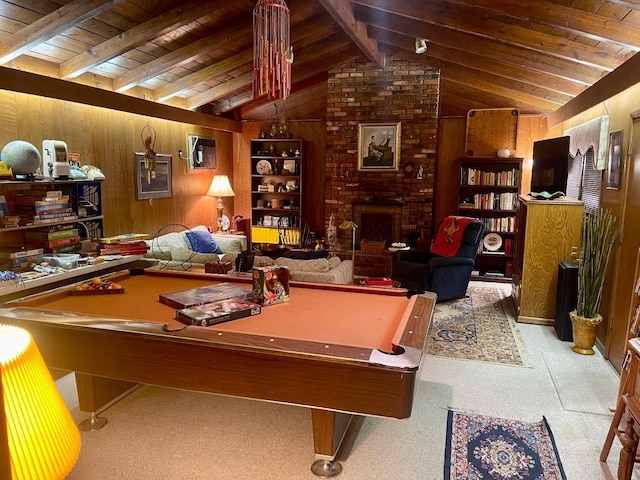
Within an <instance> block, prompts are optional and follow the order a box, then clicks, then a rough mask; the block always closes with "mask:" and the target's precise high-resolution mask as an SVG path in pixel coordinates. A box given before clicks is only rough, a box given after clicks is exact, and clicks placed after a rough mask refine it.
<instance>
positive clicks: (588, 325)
mask: <svg viewBox="0 0 640 480" xmlns="http://www.w3.org/2000/svg"><path fill="white" fill-rule="evenodd" d="M569 318H571V324H572V327H573V343H574V344H575V346H574V347H573V348H572V349H571V350H573V351H574V352H576V353H580V354H582V355H593V354H594V353H595V352H594V350H593V345H594V344H595V343H596V332H597V330H598V324H599V323H600V322H601V321H602V315H600V314H598V315H597V316H596V317H594V318H585V317H580V316H578V315H577V314H576V311H575V310H574V311H573V312H569Z"/></svg>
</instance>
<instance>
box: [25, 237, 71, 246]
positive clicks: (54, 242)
mask: <svg viewBox="0 0 640 480" xmlns="http://www.w3.org/2000/svg"><path fill="white" fill-rule="evenodd" d="M81 241H82V240H81V238H80V236H73V237H63V238H54V239H51V240H40V239H34V238H27V245H38V246H41V247H46V248H54V247H62V246H63V245H71V244H72V243H80V242H81Z"/></svg>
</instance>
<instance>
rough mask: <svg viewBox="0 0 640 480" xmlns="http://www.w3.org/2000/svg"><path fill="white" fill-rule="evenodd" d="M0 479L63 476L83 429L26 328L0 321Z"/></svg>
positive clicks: (75, 453)
mask: <svg viewBox="0 0 640 480" xmlns="http://www.w3.org/2000/svg"><path fill="white" fill-rule="evenodd" d="M0 379H1V382H0V478H2V479H12V480H18V479H20V480H55V479H61V478H65V477H66V476H67V474H68V473H69V472H70V471H71V469H72V468H73V465H74V464H75V462H76V459H77V458H78V455H79V453H80V432H79V431H78V428H77V427H76V425H75V423H74V422H73V418H72V417H71V414H70V413H69V411H68V410H67V407H66V405H65V404H64V401H63V400H62V397H61V396H60V393H59V392H58V389H57V388H56V385H55V383H54V381H53V378H52V377H51V374H50V373H49V370H48V369H47V366H46V365H45V363H44V360H43V359H42V356H41V355H40V351H39V350H38V347H37V346H36V344H35V342H34V341H33V338H32V337H31V335H30V334H29V332H27V331H26V330H24V329H22V328H18V327H14V326H11V325H3V324H0Z"/></svg>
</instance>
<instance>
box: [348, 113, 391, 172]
mask: <svg viewBox="0 0 640 480" xmlns="http://www.w3.org/2000/svg"><path fill="white" fill-rule="evenodd" d="M400 132H401V122H397V123H360V124H359V125H358V170H360V171H372V172H384V171H397V170H398V166H399V164H400Z"/></svg>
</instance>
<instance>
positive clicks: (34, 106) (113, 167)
mask: <svg viewBox="0 0 640 480" xmlns="http://www.w3.org/2000/svg"><path fill="white" fill-rule="evenodd" d="M0 101H1V103H2V106H3V108H2V112H1V113H0V120H1V121H2V129H0V149H1V148H2V147H4V145H6V144H7V143H8V142H10V141H13V140H26V141H28V142H30V143H32V144H34V145H35V146H36V147H37V148H38V149H39V150H41V149H42V140H44V139H55V140H63V141H65V142H66V143H67V145H68V148H69V151H70V152H77V153H79V154H80V159H81V163H82V164H93V165H95V166H97V167H99V168H100V169H101V170H102V171H103V173H104V174H105V176H106V180H105V181H104V182H103V183H102V190H103V211H104V215H105V221H104V226H105V234H106V235H115V234H118V233H125V232H145V233H149V234H154V233H155V232H157V231H158V229H159V228H160V227H162V226H163V225H166V224H169V223H180V224H184V225H187V226H194V225H196V224H205V225H211V226H215V224H216V200H215V199H214V198H211V197H207V196H206V195H205V194H206V192H207V190H208V188H209V185H210V184H211V179H212V177H213V175H214V173H224V174H232V172H233V162H234V148H233V146H234V139H233V134H232V133H229V132H222V131H217V130H210V129H206V128H203V127H199V126H195V125H190V124H183V123H178V122H173V121H168V120H160V119H156V118H150V117H149V118H147V117H145V116H142V115H135V114H129V113H123V112H117V111H113V110H109V109H105V108H101V107H91V106H87V105H81V104H77V103H72V102H67V101H62V100H55V99H49V98H41V97H37V96H33V95H26V94H19V93H12V92H6V91H0ZM146 125H149V126H151V127H153V128H154V129H155V130H156V132H157V139H156V145H155V151H156V152H157V153H165V154H169V155H172V157H173V164H172V166H173V168H172V175H173V197H172V198H167V199H156V200H142V201H141V200H136V184H135V170H134V165H135V152H141V151H144V144H143V143H142V139H141V130H142V128H143V127H145V126H146ZM190 133H191V134H193V133H195V134H201V135H203V136H210V137H213V138H215V139H216V156H217V159H218V168H217V169H216V170H215V171H207V172H204V173H203V172H198V173H189V171H188V168H187V162H186V160H182V159H180V158H178V150H179V149H182V150H183V152H186V137H187V134H190ZM224 204H225V213H226V214H227V215H229V216H230V217H231V216H233V213H234V198H228V199H225V200H224Z"/></svg>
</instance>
